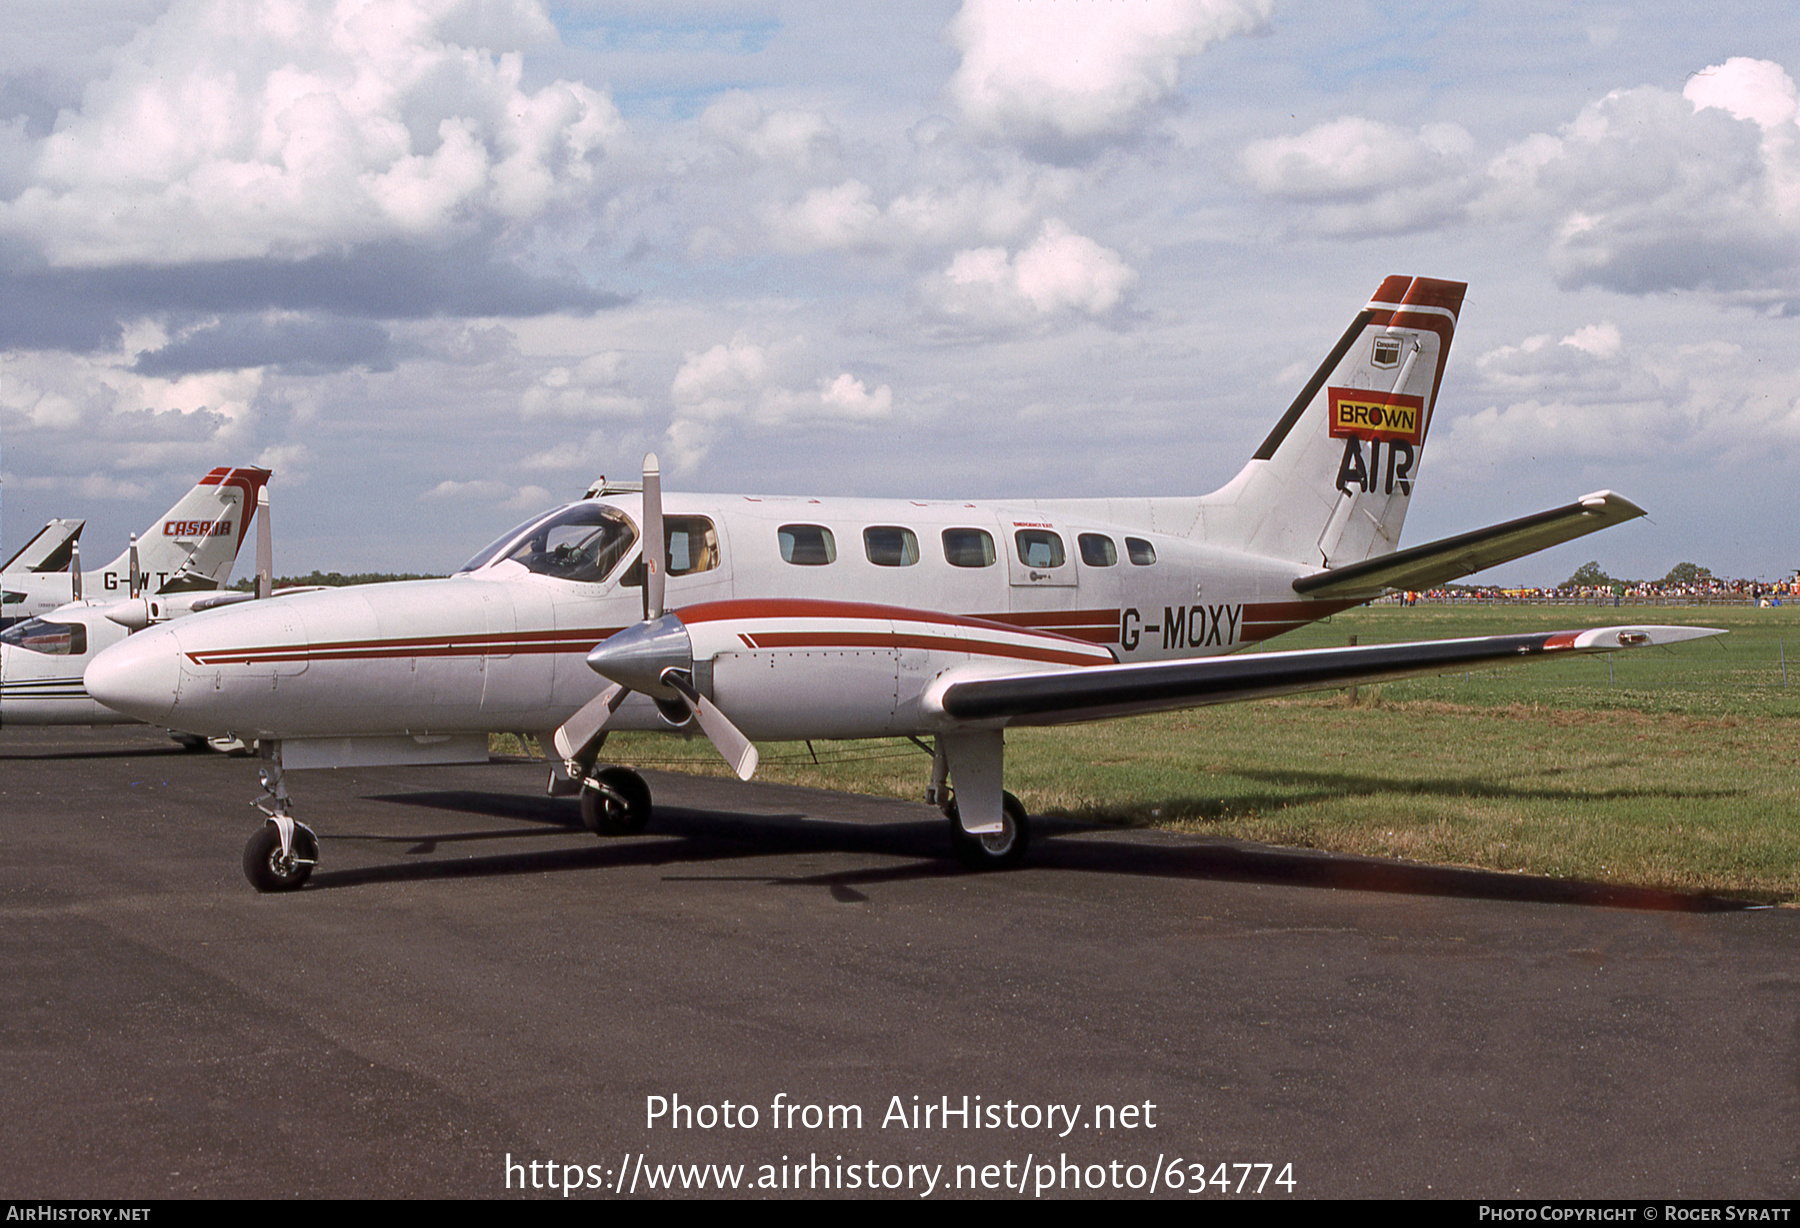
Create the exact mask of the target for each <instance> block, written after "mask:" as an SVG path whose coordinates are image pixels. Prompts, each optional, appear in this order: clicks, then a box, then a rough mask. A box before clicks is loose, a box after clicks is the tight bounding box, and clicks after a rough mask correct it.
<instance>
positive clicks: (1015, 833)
mask: <svg viewBox="0 0 1800 1228" xmlns="http://www.w3.org/2000/svg"><path fill="white" fill-rule="evenodd" d="M944 813H945V814H946V815H947V816H949V819H950V843H951V845H952V846H954V847H955V849H956V859H957V860H958V861H960V862H962V863H963V864H964V865H965V866H967V867H969V869H971V870H1006V869H1010V868H1012V867H1013V866H1016V865H1018V864H1019V863H1020V862H1021V861H1023V860H1024V859H1025V849H1026V847H1027V846H1029V845H1030V843H1031V819H1030V818H1029V817H1028V816H1027V815H1026V813H1025V803H1023V802H1021V801H1020V800H1019V799H1018V798H1016V797H1014V796H1013V795H1012V794H1010V793H1003V794H1001V795H1000V830H999V831H997V832H991V833H989V834H987V835H982V836H972V835H970V834H969V833H968V832H966V831H964V830H963V825H962V816H961V815H960V814H958V812H957V809H956V800H955V799H954V798H952V799H951V801H950V803H949V804H948V805H947V806H945V807H944Z"/></svg>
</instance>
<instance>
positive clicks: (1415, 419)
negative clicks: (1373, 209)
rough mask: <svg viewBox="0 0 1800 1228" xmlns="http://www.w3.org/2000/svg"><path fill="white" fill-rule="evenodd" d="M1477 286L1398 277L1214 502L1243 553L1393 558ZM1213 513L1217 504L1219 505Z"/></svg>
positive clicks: (1304, 558)
mask: <svg viewBox="0 0 1800 1228" xmlns="http://www.w3.org/2000/svg"><path fill="white" fill-rule="evenodd" d="M1467 289H1468V286H1467V285H1466V284H1464V283H1463V282H1457V281H1437V280H1434V279H1432V278H1428V277H1390V278H1388V279H1387V280H1385V281H1383V282H1382V283H1381V288H1380V289H1379V290H1377V291H1376V292H1375V296H1374V297H1373V298H1371V299H1370V300H1369V303H1368V306H1366V307H1364V308H1363V309H1362V311H1361V312H1360V313H1358V315H1357V317H1356V319H1355V320H1354V321H1353V322H1352V323H1351V325H1350V327H1349V328H1348V329H1347V330H1345V332H1344V335H1343V337H1342V338H1340V339H1339V340H1338V343H1337V345H1336V346H1334V347H1333V348H1332V351H1331V354H1330V355H1329V356H1328V357H1327V358H1326V359H1325V361H1324V362H1323V363H1322V364H1320V366H1319V369H1318V370H1317V371H1315V372H1314V373H1313V377H1312V378H1311V379H1310V380H1308V381H1307V382H1306V387H1305V388H1303V389H1301V391H1300V395H1299V396H1298V397H1296V398H1294V403H1293V404H1292V405H1290V406H1289V407H1288V410H1287V413H1285V414H1283V415H1282V418H1281V421H1280V422H1278V423H1277V424H1276V425H1275V429H1274V430H1273V431H1271V432H1269V437H1268V438H1267V439H1265V440H1263V443H1262V446H1261V447H1260V448H1258V449H1257V450H1256V455H1255V456H1254V457H1253V458H1252V459H1251V461H1250V463H1249V464H1247V465H1245V466H1244V468H1243V470H1242V471H1241V472H1240V473H1239V474H1238V475H1237V477H1235V478H1233V479H1232V480H1231V482H1230V483H1228V484H1227V485H1226V486H1225V487H1223V488H1222V489H1220V490H1219V491H1217V492H1215V493H1214V494H1212V495H1209V496H1208V497H1207V498H1206V499H1205V500H1204V501H1203V502H1204V503H1206V504H1210V505H1212V508H1216V509H1218V512H1224V511H1225V509H1226V508H1229V509H1230V511H1229V512H1228V513H1227V514H1226V515H1224V516H1219V515H1218V512H1212V515H1211V516H1209V517H1208V518H1209V519H1213V518H1216V519H1217V520H1218V521H1222V522H1225V523H1231V524H1235V525H1236V526H1237V528H1238V534H1237V535H1238V536H1240V537H1241V543H1240V544H1241V545H1242V547H1243V549H1245V550H1249V551H1252V552H1253V553H1256V554H1264V555H1270V556H1273V557H1276V558H1283V559H1291V560H1293V561H1295V562H1299V563H1306V564H1308V565H1311V566H1315V567H1341V566H1344V565H1346V564H1350V563H1358V562H1361V561H1363V560H1364V559H1369V558H1375V557H1377V556H1379V555H1383V554H1388V553H1391V552H1392V551H1393V550H1394V549H1395V548H1396V546H1397V545H1398V544H1399V541H1400V526H1401V523H1402V522H1403V521H1404V520H1405V519H1406V505H1407V502H1408V500H1409V499H1410V498H1411V497H1412V491H1413V483H1414V482H1416V481H1417V480H1418V475H1419V466H1420V461H1421V459H1422V457H1423V454H1424V450H1425V435H1426V432H1427V430H1428V429H1429V428H1430V425H1431V414H1432V410H1433V409H1434V408H1435V407H1436V403H1437V392H1438V387H1439V384H1440V383H1441V381H1442V379H1443V374H1444V363H1445V360H1446V359H1448V358H1449V355H1450V339H1451V336H1452V335H1453V334H1454V332H1455V330H1456V317H1457V314H1458V313H1459V312H1460V311H1461V310H1462V300H1463V294H1464V292H1465V291H1466V290H1467ZM1211 510H1212V509H1210V508H1209V512H1210V511H1211Z"/></svg>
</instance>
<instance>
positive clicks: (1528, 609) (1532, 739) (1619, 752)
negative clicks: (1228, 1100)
mask: <svg viewBox="0 0 1800 1228" xmlns="http://www.w3.org/2000/svg"><path fill="white" fill-rule="evenodd" d="M1646 622H1665V623H1686V624H1690V625H1700V626H1714V627H1725V628H1727V629H1729V630H1730V632H1731V634H1729V635H1727V636H1723V637H1720V638H1718V639H1716V640H1710V641H1700V642H1697V643H1689V644H1683V645H1678V646H1676V647H1674V648H1669V649H1644V650H1637V651H1633V652H1628V653H1622V654H1614V655H1612V656H1611V657H1610V658H1582V659H1578V660H1572V661H1550V662H1542V663H1538V664H1534V665H1526V666H1521V667H1518V668H1512V669H1495V670H1487V671H1480V672H1476V673H1471V674H1453V675H1445V676H1438V677H1432V678H1422V679H1416V680H1411V681H1406V682H1398V683H1387V684H1385V685H1382V686H1379V687H1363V688H1361V689H1360V690H1359V691H1358V693H1357V697H1356V702H1355V703H1351V702H1350V700H1349V697H1348V696H1347V695H1346V694H1344V693H1342V692H1333V693H1328V694H1321V695H1318V696H1311V697H1301V698H1297V699H1287V700H1274V701H1265V702H1263V703H1253V704H1233V705H1225V706H1220V707H1214V708H1204V709H1198V710H1193V711H1188V712H1177V713H1171V714H1167V715H1161V716H1155V717H1143V718H1137V719H1133V720H1126V721H1112V722H1105V723H1100V724H1093V725H1080V726H1068V727H1064V728H1057V729H1019V730H1012V731H1009V733H1008V735H1007V764H1006V775H1007V787H1008V788H1010V789H1011V790H1012V791H1013V792H1015V793H1017V794H1018V795H1019V796H1020V798H1021V799H1022V800H1023V801H1024V802H1025V805H1026V807H1027V809H1028V810H1030V811H1031V812H1032V813H1034V814H1051V815H1060V816H1066V817H1072V818H1076V819H1080V820H1084V821H1090V822H1095V823H1103V824H1119V825H1143V826H1159V827H1168V828H1172V829H1176V830H1181V831H1190V832H1198V833H1203V834H1208V835H1216V836H1228V837H1233V838H1237V839H1244V840H1254V841H1260V842H1265V843H1270V844H1281V845H1292V846H1299V847H1306V848H1318V849H1329V850H1335V851H1342V852H1350V853H1360V854H1371V855H1378V856H1388V857H1400V858H1407V859H1410V860H1417V861H1425V862H1431V863H1436V864H1451V865H1466V866H1478V867H1482V868H1486V869H1493V870H1503V871H1517V872H1522V873H1529V874H1538V875H1553V876H1564V877H1570V878H1579V879H1583V880H1589V881H1596V882H1612V883H1621V884H1631V885H1638V886H1656V887H1668V888H1675V889H1681V890H1705V891H1720V892H1725V893H1729V894H1735V895H1740V896H1748V897H1752V898H1757V899H1763V900H1770V901H1780V902H1792V901H1796V900H1800V823H1797V822H1796V819H1797V817H1800V805H1797V803H1800V749H1797V735H1800V670H1796V676H1795V677H1794V678H1793V679H1792V682H1793V684H1794V685H1792V686H1784V685H1783V675H1782V658H1783V656H1784V655H1785V654H1786V641H1787V640H1789V639H1792V640H1794V641H1795V644H1796V647H1797V648H1800V607H1783V608H1779V609H1771V610H1760V609H1754V608H1750V607H1734V606H1726V607H1705V608H1697V607H1690V608H1661V609H1644V608H1641V607H1640V608H1633V607H1629V606H1627V607H1624V608H1622V609H1616V610H1615V609H1612V608H1602V609H1593V608H1587V607H1541V606H1488V607H1475V608H1453V609H1452V608H1445V607H1435V606H1417V607H1413V608H1411V609H1407V608H1403V607H1399V606H1379V607H1372V608H1366V609H1362V610H1357V611H1353V612H1351V613H1348V614H1342V615H1339V616H1338V617H1336V618H1334V619H1332V620H1330V621H1329V622H1326V623H1321V624H1317V625H1315V626H1312V627H1308V628H1304V629H1302V630H1300V631H1297V632H1295V633H1293V634H1292V635H1289V636H1285V637H1283V638H1282V639H1281V640H1279V641H1276V642H1274V643H1273V644H1271V645H1270V646H1269V649H1270V650H1273V649H1277V648H1306V647H1319V646H1325V645H1337V644H1343V643H1345V642H1347V640H1348V639H1349V637H1350V636H1352V635H1354V636H1356V637H1357V639H1358V641H1359V642H1360V643H1363V644H1372V643H1382V642H1389V641H1394V640H1406V639H1436V638H1446V637H1452V636H1459V635H1483V634H1498V633H1505V632H1513V631H1528V630H1537V629H1557V628H1570V627H1587V626H1602V625H1608V624H1611V623H1646ZM1609 660H1610V662H1611V669H1610V671H1609V667H1608V663H1609ZM813 750H814V751H816V752H817V757H818V760H819V762H818V763H816V764H815V763H814V761H813V757H814V756H813V751H809V750H808V748H807V747H806V746H804V745H795V744H780V745H770V746H766V747H764V748H763V751H764V760H763V764H764V766H763V769H762V770H761V772H760V773H759V778H761V779H767V780H778V781H784V782H789V783H796V784H807V785H817V786H820V787H824V788H833V789H844V790H849V791H853V792H865V793H874V794H885V795H889V796H895V797H907V798H917V797H920V796H922V794H923V791H924V787H925V785H926V783H927V782H928V780H929V777H930V759H929V758H928V757H927V756H926V755H925V754H923V753H922V752H920V751H919V750H918V749H916V748H915V747H913V746H911V745H909V744H907V743H905V742H872V743H826V742H820V743H815V744H814V748H813ZM607 754H608V757H609V758H615V759H616V760H617V761H618V762H623V763H633V764H639V765H642V766H649V767H663V768H673V769H676V770H689V771H701V772H713V771H723V766H722V765H720V764H719V763H718V760H717V758H716V756H714V755H713V754H712V752H711V750H710V748H708V747H707V746H706V744H705V743H704V742H689V743H684V742H680V741H675V740H671V739H667V738H656V737H654V736H650V735H642V736H636V737H628V736H621V737H617V738H615V739H613V740H612V741H611V742H609V743H608V747H607Z"/></svg>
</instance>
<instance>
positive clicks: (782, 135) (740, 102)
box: [700, 90, 838, 171]
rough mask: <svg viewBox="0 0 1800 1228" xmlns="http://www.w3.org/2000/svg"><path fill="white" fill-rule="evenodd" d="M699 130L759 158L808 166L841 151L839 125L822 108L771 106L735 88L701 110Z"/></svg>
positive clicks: (766, 160)
mask: <svg viewBox="0 0 1800 1228" xmlns="http://www.w3.org/2000/svg"><path fill="white" fill-rule="evenodd" d="M700 131H701V133H702V134H704V135H705V136H707V137H708V138H710V139H711V140H712V141H714V142H716V143H717V144H720V145H723V146H725V147H726V148H728V149H731V150H734V151H735V152H737V153H738V154H740V155H742V156H744V157H746V158H749V159H751V160H753V161H755V162H761V163H770V164H773V165H777V166H785V167H789V168H792V169H795V170H801V171H804V170H808V169H810V168H811V167H813V166H814V165H816V164H818V163H822V162H826V161H829V160H830V159H831V158H832V157H834V156H835V155H836V154H837V151H838V133H837V129H836V128H835V127H833V126H832V123H831V121H830V120H829V119H827V118H826V117H825V116H824V115H823V114H821V113H819V112H818V111H802V110H782V111H770V110H768V109H767V108H765V107H764V106H763V105H762V103H760V102H758V101H757V100H756V98H755V97H754V96H752V95H750V94H747V93H745V92H744V91H742V90H732V91H731V92H730V93H728V94H726V95H725V96H724V97H723V98H720V99H719V100H718V101H717V102H715V103H713V104H712V105H711V106H709V107H707V108H706V110H705V111H703V112H701V114H700Z"/></svg>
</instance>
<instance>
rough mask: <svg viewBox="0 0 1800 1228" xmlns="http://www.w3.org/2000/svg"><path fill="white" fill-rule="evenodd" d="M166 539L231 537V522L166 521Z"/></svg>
mask: <svg viewBox="0 0 1800 1228" xmlns="http://www.w3.org/2000/svg"><path fill="white" fill-rule="evenodd" d="M163 536H164V537H230V536H231V522H230V521H229V520H165V521H163Z"/></svg>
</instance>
